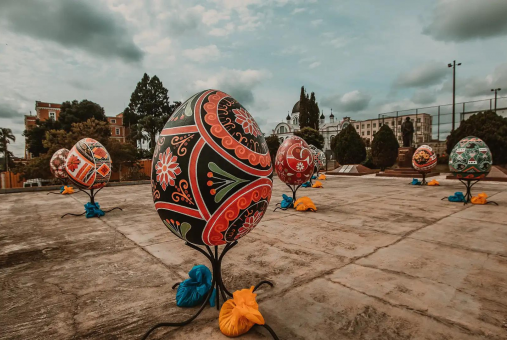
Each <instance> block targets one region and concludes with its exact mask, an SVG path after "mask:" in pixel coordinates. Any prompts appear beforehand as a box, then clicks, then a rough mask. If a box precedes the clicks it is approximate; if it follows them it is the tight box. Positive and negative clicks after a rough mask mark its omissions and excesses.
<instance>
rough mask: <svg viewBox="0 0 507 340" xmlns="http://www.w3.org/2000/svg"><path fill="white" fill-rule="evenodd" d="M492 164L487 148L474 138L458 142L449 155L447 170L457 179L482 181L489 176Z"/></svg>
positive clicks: (482, 142) (481, 141)
mask: <svg viewBox="0 0 507 340" xmlns="http://www.w3.org/2000/svg"><path fill="white" fill-rule="evenodd" d="M492 164H493V156H492V155H491V151H490V150H489V148H488V146H487V145H486V143H484V141H483V140H482V139H480V138H478V137H474V136H469V137H465V138H463V139H462V140H460V141H459V142H458V144H456V145H455V146H454V148H453V149H452V151H451V154H450V155H449V170H450V171H451V173H452V174H453V175H454V176H456V177H457V178H462V179H482V178H484V177H486V176H487V175H488V174H489V172H490V171H491V166H492Z"/></svg>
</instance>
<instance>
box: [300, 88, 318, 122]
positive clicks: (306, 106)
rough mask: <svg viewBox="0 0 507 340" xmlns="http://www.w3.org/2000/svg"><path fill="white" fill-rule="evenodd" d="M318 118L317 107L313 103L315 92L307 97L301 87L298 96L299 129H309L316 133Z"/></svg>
mask: <svg viewBox="0 0 507 340" xmlns="http://www.w3.org/2000/svg"><path fill="white" fill-rule="evenodd" d="M319 116H320V113H319V105H318V104H317V102H316V101H315V92H312V93H311V95H310V96H308V94H307V93H306V91H305V88H304V86H302V87H301V94H300V95H299V128H300V129H303V128H305V127H311V128H312V129H315V130H317V131H318V130H319V121H320V120H319Z"/></svg>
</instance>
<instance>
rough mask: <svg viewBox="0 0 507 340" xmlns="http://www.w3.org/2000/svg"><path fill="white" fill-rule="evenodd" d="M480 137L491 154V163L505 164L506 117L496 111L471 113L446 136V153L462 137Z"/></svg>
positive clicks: (506, 152)
mask: <svg viewBox="0 0 507 340" xmlns="http://www.w3.org/2000/svg"><path fill="white" fill-rule="evenodd" d="M468 136H475V137H479V138H480V139H482V140H483V141H484V142H485V143H486V144H487V145H488V147H489V149H490V150H491V153H492V154H493V164H507V118H504V117H502V116H499V115H498V114H497V113H496V112H493V111H485V112H480V113H477V114H474V115H472V116H471V117H470V118H468V119H467V120H465V121H462V122H461V124H460V126H459V127H458V128H457V129H456V130H454V131H453V132H451V134H450V135H449V136H447V154H448V155H449V154H450V153H451V151H452V149H453V148H454V146H455V145H456V144H457V143H458V142H459V141H460V140H461V139H463V138H465V137H468Z"/></svg>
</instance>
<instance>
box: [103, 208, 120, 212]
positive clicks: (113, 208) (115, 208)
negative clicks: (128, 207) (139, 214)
mask: <svg viewBox="0 0 507 340" xmlns="http://www.w3.org/2000/svg"><path fill="white" fill-rule="evenodd" d="M116 209H119V210H121V211H123V209H122V208H120V207H114V208H112V209H109V210H103V211H104V212H105V213H108V212H111V211H113V210H116Z"/></svg>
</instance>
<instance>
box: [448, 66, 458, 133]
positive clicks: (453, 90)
mask: <svg viewBox="0 0 507 340" xmlns="http://www.w3.org/2000/svg"><path fill="white" fill-rule="evenodd" d="M459 65H461V63H458V64H456V60H454V61H453V62H452V64H451V63H449V64H447V66H448V67H452V130H451V131H454V124H455V120H456V119H455V117H454V115H455V112H456V111H455V109H456V108H455V106H456V105H455V103H456V66H459Z"/></svg>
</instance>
